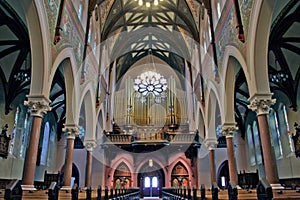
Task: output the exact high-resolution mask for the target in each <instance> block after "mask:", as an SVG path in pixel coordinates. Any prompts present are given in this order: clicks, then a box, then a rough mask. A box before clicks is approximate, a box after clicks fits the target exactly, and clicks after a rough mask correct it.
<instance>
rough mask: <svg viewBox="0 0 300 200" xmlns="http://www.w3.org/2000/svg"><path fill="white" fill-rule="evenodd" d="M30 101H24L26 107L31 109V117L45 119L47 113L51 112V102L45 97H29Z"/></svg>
mask: <svg viewBox="0 0 300 200" xmlns="http://www.w3.org/2000/svg"><path fill="white" fill-rule="evenodd" d="M27 97H28V101H24V105H25V106H28V107H29V108H30V113H31V116H34V117H43V116H44V115H45V114H46V113H47V112H49V111H51V107H50V106H49V103H50V102H51V101H50V100H49V99H48V98H45V97H44V96H27Z"/></svg>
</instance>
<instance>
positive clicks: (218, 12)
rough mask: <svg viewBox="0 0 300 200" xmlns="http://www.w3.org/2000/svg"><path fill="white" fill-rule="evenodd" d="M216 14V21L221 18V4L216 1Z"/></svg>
mask: <svg viewBox="0 0 300 200" xmlns="http://www.w3.org/2000/svg"><path fill="white" fill-rule="evenodd" d="M217 14H218V19H219V18H220V17H221V3H220V1H217Z"/></svg>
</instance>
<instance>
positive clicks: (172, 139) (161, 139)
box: [104, 132, 200, 145]
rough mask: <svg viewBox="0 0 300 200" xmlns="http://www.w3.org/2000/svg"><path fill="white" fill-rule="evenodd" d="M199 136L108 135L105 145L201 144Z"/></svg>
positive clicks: (181, 134)
mask: <svg viewBox="0 0 300 200" xmlns="http://www.w3.org/2000/svg"><path fill="white" fill-rule="evenodd" d="M199 142H200V141H199V136H198V134H193V133H176V134H174V133H168V132H158V133H155V132H142V133H132V134H106V138H105V139H104V144H123V145H128V144H131V145H138V144H144V143H148V144H151V143H155V144H162V145H169V144H199Z"/></svg>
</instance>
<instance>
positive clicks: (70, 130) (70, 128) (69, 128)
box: [62, 125, 79, 190]
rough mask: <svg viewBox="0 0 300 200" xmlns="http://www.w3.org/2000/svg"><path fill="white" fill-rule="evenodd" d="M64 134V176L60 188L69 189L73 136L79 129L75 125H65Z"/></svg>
mask: <svg viewBox="0 0 300 200" xmlns="http://www.w3.org/2000/svg"><path fill="white" fill-rule="evenodd" d="M64 132H65V135H66V137H67V150H66V159H65V171H64V174H65V177H64V185H63V187H62V189H64V190H71V180H72V166H73V157H74V155H73V154H74V141H75V137H77V136H78V135H79V129H78V127H77V125H65V128H64Z"/></svg>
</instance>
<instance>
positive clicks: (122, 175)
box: [113, 162, 133, 189]
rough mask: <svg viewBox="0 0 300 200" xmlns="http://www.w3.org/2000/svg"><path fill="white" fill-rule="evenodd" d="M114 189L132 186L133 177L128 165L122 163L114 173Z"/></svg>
mask: <svg viewBox="0 0 300 200" xmlns="http://www.w3.org/2000/svg"><path fill="white" fill-rule="evenodd" d="M113 181H114V188H118V189H120V188H123V187H125V188H130V187H131V184H132V181H133V180H132V175H131V172H130V170H129V168H128V166H127V165H126V163H124V162H121V163H120V164H119V165H118V166H117V168H116V169H115V171H114V177H113Z"/></svg>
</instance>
